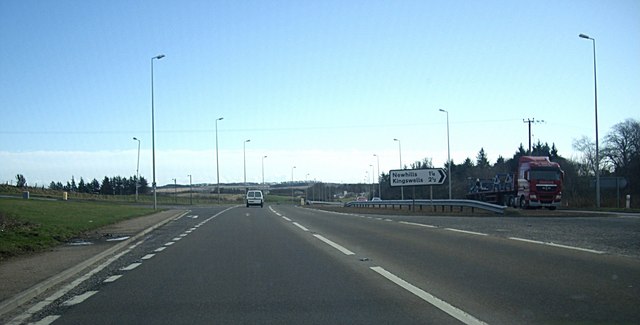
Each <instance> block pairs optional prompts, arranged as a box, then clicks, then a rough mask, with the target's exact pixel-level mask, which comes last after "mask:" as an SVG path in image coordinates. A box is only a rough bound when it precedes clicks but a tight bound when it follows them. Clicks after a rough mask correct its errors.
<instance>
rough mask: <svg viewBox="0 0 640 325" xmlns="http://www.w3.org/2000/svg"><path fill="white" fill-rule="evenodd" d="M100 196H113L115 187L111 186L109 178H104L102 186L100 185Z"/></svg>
mask: <svg viewBox="0 0 640 325" xmlns="http://www.w3.org/2000/svg"><path fill="white" fill-rule="evenodd" d="M100 194H104V195H113V186H112V185H111V180H110V179H109V177H107V176H105V177H104V179H103V180H102V185H100Z"/></svg>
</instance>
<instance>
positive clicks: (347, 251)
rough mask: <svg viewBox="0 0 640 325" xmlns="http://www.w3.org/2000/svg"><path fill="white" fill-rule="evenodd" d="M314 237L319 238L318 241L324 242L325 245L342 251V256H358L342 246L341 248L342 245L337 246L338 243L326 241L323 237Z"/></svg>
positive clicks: (315, 235) (316, 235)
mask: <svg viewBox="0 0 640 325" xmlns="http://www.w3.org/2000/svg"><path fill="white" fill-rule="evenodd" d="M313 236H314V237H316V238H318V239H320V240H321V241H323V242H324V243H325V244H327V245H329V246H331V247H333V248H335V249H337V250H339V251H340V252H342V254H344V255H356V253H354V252H352V251H350V250H348V249H346V248H344V247H342V246H340V245H338V244H336V243H334V242H332V241H330V240H329V239H326V238H324V237H322V236H321V235H318V234H314V235H313Z"/></svg>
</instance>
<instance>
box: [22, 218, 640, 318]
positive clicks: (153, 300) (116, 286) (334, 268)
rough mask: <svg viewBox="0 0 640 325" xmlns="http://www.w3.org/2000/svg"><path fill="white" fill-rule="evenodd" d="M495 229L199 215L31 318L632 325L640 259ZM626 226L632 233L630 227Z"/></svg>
mask: <svg viewBox="0 0 640 325" xmlns="http://www.w3.org/2000/svg"><path fill="white" fill-rule="evenodd" d="M196 216H197V217H196ZM465 220H466V222H465ZM612 220H613V219H612ZM550 221H551V220H546V219H538V220H537V221H536V220H533V221H530V223H533V224H534V225H538V224H537V223H540V224H541V225H543V224H546V223H548V222H550ZM445 222H452V223H453V224H451V225H447V224H444V223H445ZM491 222H495V221H492V219H482V218H473V219H465V218H457V217H451V218H450V219H446V220H445V221H443V220H441V219H438V218H426V217H425V218H421V219H420V218H417V217H402V216H398V217H393V216H385V217H378V216H366V215H345V214H337V213H329V212H323V211H316V210H311V209H305V208H296V207H291V206H273V207H271V208H269V207H266V206H265V208H256V207H253V208H245V207H236V208H233V209H229V210H225V211H222V208H201V209H194V210H193V211H192V213H190V214H188V215H187V216H185V217H183V218H181V219H179V220H175V221H173V222H171V223H169V224H167V225H166V226H165V227H162V228H161V229H159V230H156V231H154V232H153V233H152V234H151V235H150V236H148V237H147V238H146V239H145V240H144V241H142V242H138V243H137V244H136V245H135V247H132V248H131V251H130V252H129V253H128V254H126V255H124V256H123V257H122V258H120V259H119V260H118V261H116V262H114V263H113V264H112V265H109V266H108V267H106V268H105V269H104V270H101V271H100V272H97V273H96V274H95V275H94V276H92V277H91V278H90V279H89V280H87V281H85V282H84V283H83V284H82V285H80V286H78V287H77V288H76V289H74V290H72V291H71V292H69V294H67V295H66V296H64V297H62V298H60V299H58V300H57V301H56V302H55V303H53V304H52V305H51V306H50V307H48V308H46V309H45V310H44V311H43V312H42V313H40V314H38V315H36V317H34V319H33V321H41V324H46V323H50V322H54V324H142V323H144V324H219V323H259V324H263V323H277V324H301V323H303V324H381V323H387V324H459V323H461V322H462V323H467V324H482V323H488V324H564V323H580V322H584V323H589V324H598V323H603V324H611V323H628V324H633V323H638V322H640V308H638V306H639V305H640V259H638V258H635V257H629V256H622V255H619V254H616V253H609V252H606V251H601V250H595V249H591V248H584V247H580V246H571V245H566V244H562V245H550V244H549V242H548V241H544V240H539V238H532V237H526V235H527V234H526V227H528V226H525V230H522V231H523V233H518V235H517V236H503V235H500V234H501V233H499V234H494V233H491V232H489V231H483V232H481V231H478V229H480V230H481V229H482V226H481V225H482V224H491ZM630 222H631V224H633V225H636V227H637V222H638V220H631V221H630ZM605 223H606V222H605ZM465 227H466V228H465ZM511 227H513V228H517V227H516V226H511ZM489 228H490V229H494V228H495V227H493V226H491V227H489ZM529 228H530V227H529ZM542 228H544V227H542ZM508 229H511V228H508ZM636 229H637V228H636ZM512 230H513V229H512ZM514 232H516V231H515V230H514ZM532 234H533V235H535V234H536V233H532ZM636 234H637V233H636ZM631 235H632V236H633V233H632V234H631ZM637 239H638V238H637V237H635V238H632V240H636V241H637ZM529 240H534V241H529ZM118 276H121V277H118ZM116 277H117V278H116ZM105 280H107V281H108V282H105ZM83 298H86V299H83Z"/></svg>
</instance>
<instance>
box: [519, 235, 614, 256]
mask: <svg viewBox="0 0 640 325" xmlns="http://www.w3.org/2000/svg"><path fill="white" fill-rule="evenodd" d="M509 239H511V240H517V241H521V242H525V243H531V244H539V245H546V246H551V247H559V248H566V249H572V250H576V251H581V252H587V253H593V254H604V253H605V252H603V251H598V250H595V249H588V248H582V247H575V246H568V245H562V244H556V243H552V242H543V241H538V240H532V239H526V238H518V237H509Z"/></svg>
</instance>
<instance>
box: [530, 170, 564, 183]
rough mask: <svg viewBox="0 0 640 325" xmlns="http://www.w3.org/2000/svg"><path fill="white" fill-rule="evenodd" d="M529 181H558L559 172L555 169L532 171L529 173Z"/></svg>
mask: <svg viewBox="0 0 640 325" xmlns="http://www.w3.org/2000/svg"><path fill="white" fill-rule="evenodd" d="M530 174H531V176H530V177H531V179H540V180H546V181H559V180H560V177H561V176H560V171H558V170H556V169H533V170H531V172H530Z"/></svg>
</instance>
